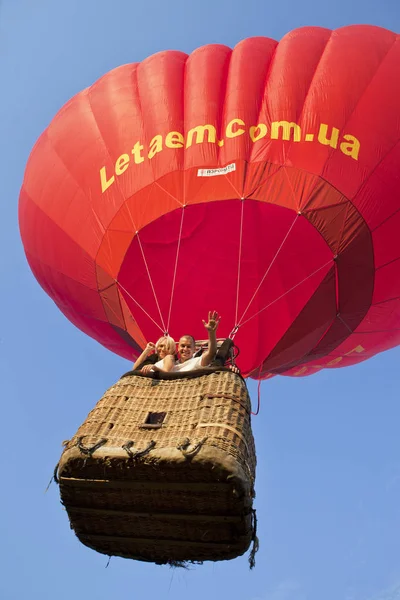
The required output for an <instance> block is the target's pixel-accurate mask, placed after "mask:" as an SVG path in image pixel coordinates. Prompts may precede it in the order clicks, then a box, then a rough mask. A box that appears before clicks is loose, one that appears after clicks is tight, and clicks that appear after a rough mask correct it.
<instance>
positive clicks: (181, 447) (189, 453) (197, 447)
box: [177, 436, 208, 458]
mask: <svg viewBox="0 0 400 600" xmlns="http://www.w3.org/2000/svg"><path fill="white" fill-rule="evenodd" d="M207 440H208V436H207V437H204V438H203V439H202V440H201V441H200V442H199V443H198V444H196V445H195V447H194V448H193V449H192V450H187V448H189V446H190V440H189V438H186V439H185V440H184V441H183V442H182V444H180V445H179V446H177V449H178V450H180V451H181V452H182V454H183V456H184V457H185V458H193V457H194V456H196V454H197V453H198V452H199V451H200V449H201V447H202V445H203V444H204V443H205V442H206V441H207Z"/></svg>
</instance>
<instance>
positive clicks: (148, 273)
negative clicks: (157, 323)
mask: <svg viewBox="0 0 400 600" xmlns="http://www.w3.org/2000/svg"><path fill="white" fill-rule="evenodd" d="M136 237H137V240H138V243H139V247H140V251H141V253H142V257H143V261H144V264H145V267H146V271H147V275H148V278H149V281H150V285H151V289H152V291H153V296H154V300H155V301H156V305H157V309H158V314H159V315H160V319H161V324H162V326H163V328H164V331H163V333H166V331H167V329H166V327H165V323H164V319H163V316H162V314H161V309H160V305H159V303H158V298H157V294H156V290H155V289H154V285H153V280H152V278H151V275H150V270H149V267H148V265H147V261H146V257H145V255H144V251H143V247H142V243H141V241H140V237H139V232H138V233H137V235H136ZM160 329H162V328H160Z"/></svg>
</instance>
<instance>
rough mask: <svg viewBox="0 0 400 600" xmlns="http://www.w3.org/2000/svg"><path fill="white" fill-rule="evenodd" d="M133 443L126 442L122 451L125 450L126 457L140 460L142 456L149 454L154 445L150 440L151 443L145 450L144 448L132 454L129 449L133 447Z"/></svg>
mask: <svg viewBox="0 0 400 600" xmlns="http://www.w3.org/2000/svg"><path fill="white" fill-rule="evenodd" d="M134 443H135V442H132V441H129V442H126V444H124V445H123V446H122V449H123V450H125V452H126V453H127V455H128V456H129V458H135V459H136V458H141V457H142V456H146V454H148V453H149V452H150V450H152V449H153V448H154V447H155V445H156V443H155V441H154V440H151V442H150V443H149V445H148V446H147V448H145V449H144V450H140V451H139V452H132V450H131V448H132V446H133V445H134Z"/></svg>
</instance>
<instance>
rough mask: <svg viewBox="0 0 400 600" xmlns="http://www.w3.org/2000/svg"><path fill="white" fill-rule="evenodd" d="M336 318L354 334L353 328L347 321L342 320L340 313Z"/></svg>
mask: <svg viewBox="0 0 400 600" xmlns="http://www.w3.org/2000/svg"><path fill="white" fill-rule="evenodd" d="M336 317H337V318H338V319H339V321H342V323H343V325H344V326H345V327H346V328H347V329H348V330H349V331H350V333H353V330H352V329H351V327H350V326H349V325H347V323H346V321H345V320H344V319H343V318H342V316H341V315H340V314H339V313H338V314H337V315H336Z"/></svg>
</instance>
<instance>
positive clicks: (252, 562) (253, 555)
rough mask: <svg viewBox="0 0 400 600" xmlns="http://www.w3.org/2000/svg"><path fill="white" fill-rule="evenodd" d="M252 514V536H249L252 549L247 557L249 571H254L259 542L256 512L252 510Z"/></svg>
mask: <svg viewBox="0 0 400 600" xmlns="http://www.w3.org/2000/svg"><path fill="white" fill-rule="evenodd" d="M251 514H252V525H253V535H252V536H251V541H252V542H253V547H252V549H251V552H250V556H249V565H250V569H254V567H255V566H256V553H257V552H258V550H259V548H260V542H259V540H258V537H257V515H256V510H255V509H254V508H253V509H252V511H251Z"/></svg>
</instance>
